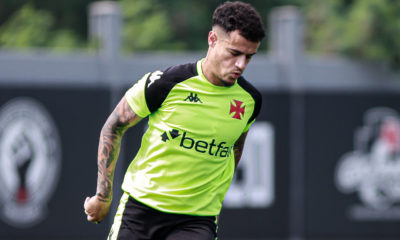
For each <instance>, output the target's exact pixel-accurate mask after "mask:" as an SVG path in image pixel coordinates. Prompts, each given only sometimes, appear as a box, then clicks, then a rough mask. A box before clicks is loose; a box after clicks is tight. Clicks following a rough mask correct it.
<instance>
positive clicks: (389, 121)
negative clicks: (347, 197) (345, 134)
mask: <svg viewBox="0 0 400 240" xmlns="http://www.w3.org/2000/svg"><path fill="white" fill-rule="evenodd" d="M354 145H355V147H354V150H353V151H352V152H349V153H346V154H345V155H344V156H343V157H342V158H341V159H340V161H339V162H338V165H337V168H336V174H335V177H336V179H335V181H336V186H337V188H338V189H339V190H340V191H341V192H342V193H345V194H350V193H355V194H356V195H357V196H358V198H359V200H360V201H361V202H360V203H358V204H355V205H352V206H350V207H349V208H348V215H349V217H350V218H351V219H355V220H393V219H400V117H399V115H398V113H397V112H396V111H395V110H393V109H390V108H383V107H381V108H373V109H370V110H368V111H367V112H366V113H365V115H364V126H362V127H360V128H359V129H358V130H357V131H356V132H355V137H354Z"/></svg>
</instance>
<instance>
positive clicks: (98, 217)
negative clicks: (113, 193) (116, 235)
mask: <svg viewBox="0 0 400 240" xmlns="http://www.w3.org/2000/svg"><path fill="white" fill-rule="evenodd" d="M110 205H111V201H104V200H101V199H100V198H99V197H98V196H97V195H95V196H93V197H87V198H86V200H85V204H84V205H83V207H84V208H85V213H86V215H87V220H88V221H89V222H93V223H96V224H97V223H100V222H101V221H103V220H104V218H105V217H106V216H107V214H108V212H109V211H110Z"/></svg>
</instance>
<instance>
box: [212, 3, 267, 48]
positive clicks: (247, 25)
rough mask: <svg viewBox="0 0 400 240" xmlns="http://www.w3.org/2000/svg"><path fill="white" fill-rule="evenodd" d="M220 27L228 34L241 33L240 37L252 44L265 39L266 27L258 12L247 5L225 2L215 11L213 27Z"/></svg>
mask: <svg viewBox="0 0 400 240" xmlns="http://www.w3.org/2000/svg"><path fill="white" fill-rule="evenodd" d="M216 25H217V26H220V27H222V28H223V29H224V30H225V31H226V32H228V33H229V32H232V31H235V30H239V31H240V35H242V36H243V37H244V38H246V39H247V40H249V41H252V42H260V41H261V40H262V39H263V38H264V37H265V30H264V25H263V23H262V21H261V17H260V15H259V14H258V12H257V11H256V10H255V9H254V8H253V7H252V6H251V5H250V4H247V3H243V2H239V1H237V2H225V3H224V4H222V5H220V6H219V7H217V9H215V11H214V14H213V19H212V26H213V27H214V26H216Z"/></svg>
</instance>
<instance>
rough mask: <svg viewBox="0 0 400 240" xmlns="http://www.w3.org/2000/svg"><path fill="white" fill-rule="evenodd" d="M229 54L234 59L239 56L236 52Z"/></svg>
mask: <svg viewBox="0 0 400 240" xmlns="http://www.w3.org/2000/svg"><path fill="white" fill-rule="evenodd" d="M231 54H232V56H234V57H237V56H239V55H240V53H237V52H231Z"/></svg>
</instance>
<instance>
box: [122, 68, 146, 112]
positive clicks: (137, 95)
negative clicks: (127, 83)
mask: <svg viewBox="0 0 400 240" xmlns="http://www.w3.org/2000/svg"><path fill="white" fill-rule="evenodd" d="M149 76H150V73H147V74H146V75H144V76H143V77H142V78H141V79H140V80H139V81H138V82H137V83H136V84H135V85H133V87H131V88H130V89H128V91H127V92H126V93H125V99H126V101H127V102H128V105H129V107H130V108H131V109H132V111H133V112H135V114H137V115H138V116H139V117H141V118H145V117H146V116H147V115H149V114H150V110H149V108H148V107H147V103H146V98H145V86H146V80H147V79H148V78H149Z"/></svg>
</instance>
